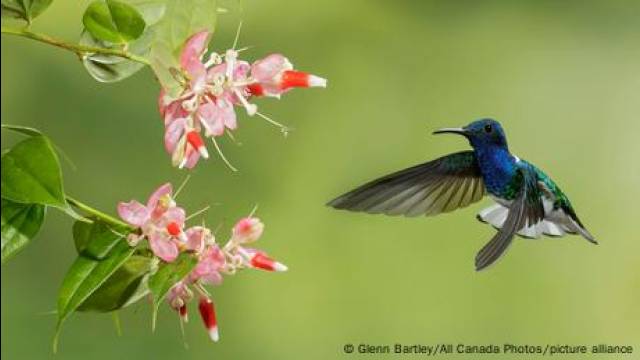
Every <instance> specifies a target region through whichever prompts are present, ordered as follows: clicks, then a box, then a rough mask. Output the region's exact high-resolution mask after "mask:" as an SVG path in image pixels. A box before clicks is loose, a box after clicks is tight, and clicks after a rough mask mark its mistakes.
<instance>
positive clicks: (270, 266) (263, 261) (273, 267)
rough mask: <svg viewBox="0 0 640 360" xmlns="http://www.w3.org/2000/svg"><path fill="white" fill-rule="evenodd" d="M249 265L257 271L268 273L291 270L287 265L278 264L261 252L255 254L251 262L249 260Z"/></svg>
mask: <svg viewBox="0 0 640 360" xmlns="http://www.w3.org/2000/svg"><path fill="white" fill-rule="evenodd" d="M249 264H250V265H251V266H252V267H254V268H256V269H262V270H266V271H278V272H282V271H287V270H288V269H289V268H288V267H287V266H286V265H285V264H282V263H280V262H277V261H275V260H273V259H272V258H270V257H268V256H267V255H266V254H264V253H261V252H257V253H255V255H253V257H251V260H249Z"/></svg>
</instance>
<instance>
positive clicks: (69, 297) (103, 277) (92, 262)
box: [53, 241, 135, 352]
mask: <svg viewBox="0 0 640 360" xmlns="http://www.w3.org/2000/svg"><path fill="white" fill-rule="evenodd" d="M134 251H135V249H134V248H132V247H130V246H129V244H127V243H126V242H125V241H120V242H118V244H117V245H116V246H115V247H114V248H113V249H112V250H111V252H110V253H109V255H108V256H107V257H105V258H103V259H101V260H96V259H94V258H91V257H87V256H83V255H80V256H78V258H77V259H76V261H75V262H74V263H73V264H72V265H71V268H69V270H68V271H67V274H66V275H65V277H64V280H63V282H62V286H61V288H60V293H59V295H58V323H57V325H56V335H55V338H54V343H53V348H54V352H55V351H56V349H57V339H58V335H59V333H60V329H61V327H62V324H63V323H64V321H65V320H66V319H67V318H68V317H69V315H71V314H72V313H73V312H74V311H76V310H77V309H78V307H79V306H80V305H81V304H82V303H83V302H84V301H85V300H87V299H88V298H89V297H90V296H91V294H93V293H94V292H95V291H96V290H97V289H98V288H100V286H101V285H102V284H104V283H105V282H106V281H107V279H109V278H110V277H111V275H112V274H113V273H115V272H116V270H118V269H119V268H120V267H121V266H122V265H123V264H124V263H125V262H126V261H127V260H128V259H129V258H130V257H131V255H133V252H134Z"/></svg>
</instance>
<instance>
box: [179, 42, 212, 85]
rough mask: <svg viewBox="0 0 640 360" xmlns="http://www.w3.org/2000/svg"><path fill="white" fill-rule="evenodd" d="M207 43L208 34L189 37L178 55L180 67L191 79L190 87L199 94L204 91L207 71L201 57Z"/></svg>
mask: <svg viewBox="0 0 640 360" xmlns="http://www.w3.org/2000/svg"><path fill="white" fill-rule="evenodd" d="M208 42H209V32H208V31H201V32H199V33H196V34H194V35H193V36H191V37H190V38H189V39H188V40H187V41H186V42H185V44H184V47H183V48H182V52H181V54H180V65H181V66H182V68H183V69H184V70H186V71H187V73H188V74H189V76H190V77H191V87H192V88H193V89H194V90H195V91H196V92H200V91H201V90H203V89H204V85H205V78H206V75H207V69H206V68H205V66H204V64H203V63H202V55H203V53H204V50H205V48H206V46H207V44H208Z"/></svg>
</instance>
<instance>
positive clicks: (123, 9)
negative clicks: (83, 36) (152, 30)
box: [82, 0, 146, 44]
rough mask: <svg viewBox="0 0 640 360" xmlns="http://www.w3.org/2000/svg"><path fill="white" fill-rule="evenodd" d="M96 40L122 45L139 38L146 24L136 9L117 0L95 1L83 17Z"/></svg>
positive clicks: (85, 24) (85, 25)
mask: <svg viewBox="0 0 640 360" xmlns="http://www.w3.org/2000/svg"><path fill="white" fill-rule="evenodd" d="M82 23H83V24H84V27H85V29H87V31H89V32H90V33H91V35H93V36H94V37H95V38H96V39H99V40H104V41H109V42H112V43H115V44H122V43H126V42H129V41H132V40H135V39H137V38H139V37H140V36H141V35H142V33H143V32H144V28H145V26H146V23H145V21H144V19H143V18H142V15H141V14H140V12H138V10H136V8H135V7H133V6H131V5H129V4H126V3H123V2H120V1H116V0H106V2H103V1H94V2H92V3H91V4H90V5H89V7H87V10H86V11H85V12H84V16H83V17H82Z"/></svg>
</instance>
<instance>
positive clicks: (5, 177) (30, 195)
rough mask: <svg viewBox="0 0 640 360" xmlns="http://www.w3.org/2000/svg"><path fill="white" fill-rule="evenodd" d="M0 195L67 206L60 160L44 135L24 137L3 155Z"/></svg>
mask: <svg viewBox="0 0 640 360" xmlns="http://www.w3.org/2000/svg"><path fill="white" fill-rule="evenodd" d="M1 180H2V182H1V186H2V188H1V191H2V197H3V198H5V199H9V200H12V201H15V202H19V203H36V204H43V205H51V206H56V207H60V208H63V209H64V208H67V207H68V206H67V203H66V201H65V196H64V190H63V188H62V172H61V170H60V162H59V161H58V157H57V155H56V153H55V151H54V150H53V147H52V145H51V142H50V141H49V139H47V138H46V137H45V136H43V135H36V136H33V137H31V138H28V139H25V140H23V141H21V142H19V143H18V144H16V145H15V146H13V147H12V148H11V149H9V151H7V152H6V153H4V154H2V177H1Z"/></svg>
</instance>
